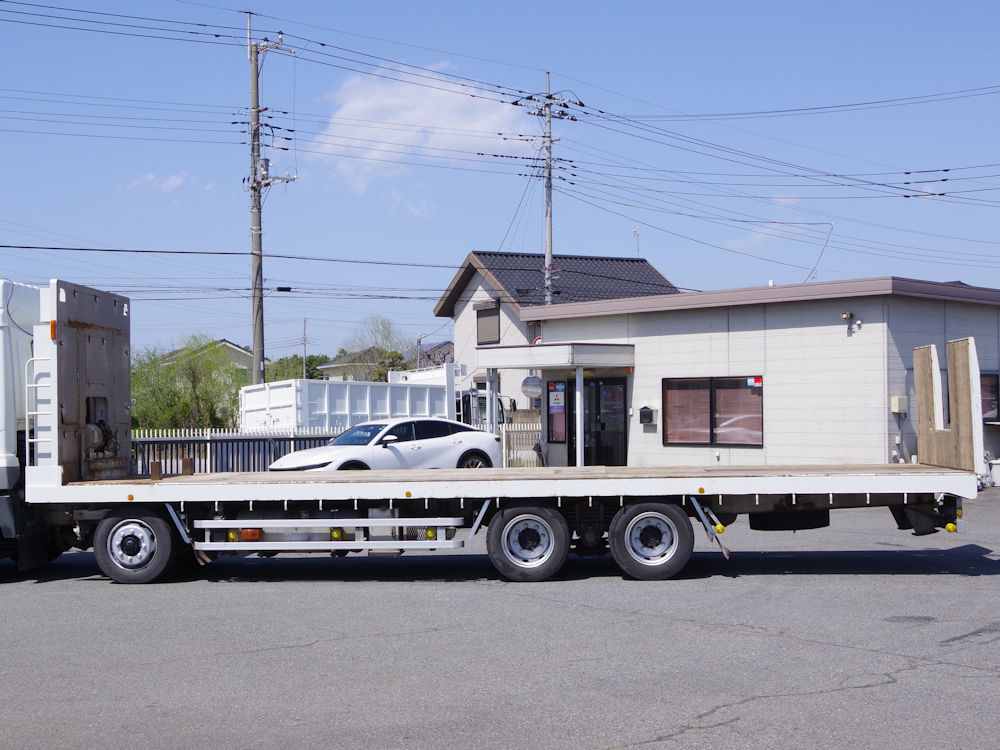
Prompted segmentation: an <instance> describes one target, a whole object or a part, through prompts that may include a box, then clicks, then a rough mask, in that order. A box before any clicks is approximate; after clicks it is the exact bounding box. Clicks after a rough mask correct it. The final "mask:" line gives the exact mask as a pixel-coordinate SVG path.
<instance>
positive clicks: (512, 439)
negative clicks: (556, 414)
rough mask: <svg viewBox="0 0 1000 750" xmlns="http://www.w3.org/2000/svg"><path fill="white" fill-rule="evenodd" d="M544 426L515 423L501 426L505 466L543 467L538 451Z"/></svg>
mask: <svg viewBox="0 0 1000 750" xmlns="http://www.w3.org/2000/svg"><path fill="white" fill-rule="evenodd" d="M541 433H542V426H541V425H540V424H539V423H538V422H515V423H514V424H503V425H500V437H501V438H502V443H503V465H504V466H541V465H542V461H541V458H540V454H539V452H538V451H537V450H536V446H537V445H538V441H539V439H540V438H541Z"/></svg>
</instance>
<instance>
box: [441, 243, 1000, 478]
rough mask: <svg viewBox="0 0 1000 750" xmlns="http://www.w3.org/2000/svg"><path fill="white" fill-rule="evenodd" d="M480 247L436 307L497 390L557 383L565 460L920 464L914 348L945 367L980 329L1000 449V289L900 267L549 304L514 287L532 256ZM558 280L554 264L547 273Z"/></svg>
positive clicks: (993, 435)
mask: <svg viewBox="0 0 1000 750" xmlns="http://www.w3.org/2000/svg"><path fill="white" fill-rule="evenodd" d="M476 255H477V254H472V255H470V256H469V258H467V259H466V262H465V263H464V264H463V266H462V269H461V270H460V271H459V273H458V274H456V276H455V279H454V280H453V282H452V285H451V286H450V287H449V289H448V291H447V292H446V293H445V295H444V296H443V297H442V298H441V300H440V301H439V303H438V306H437V308H436V309H435V312H436V314H438V315H448V316H450V317H452V318H453V319H454V321H455V361H456V362H459V363H463V364H466V365H467V366H468V367H469V369H475V370H476V371H477V372H478V373H479V377H481V378H482V379H483V380H484V382H485V384H486V386H487V387H492V388H496V389H497V390H499V391H500V392H501V393H502V394H503V395H504V396H505V397H507V396H510V395H511V394H512V392H516V390H517V387H518V384H519V383H521V382H524V378H525V376H526V375H527V374H532V373H533V374H535V375H537V377H538V378H539V379H540V382H537V383H533V385H535V386H537V387H538V389H539V390H540V391H541V396H540V398H539V407H540V414H541V435H540V442H541V443H542V445H543V449H544V453H545V456H546V461H547V463H548V464H549V465H553V466H564V465H591V464H603V465H622V464H628V465H647V466H649V465H697V466H716V465H720V466H725V465H766V464H838V463H853V464H864V463H871V464H884V463H887V462H895V461H911V460H914V459H915V457H916V455H915V454H916V430H915V424H916V418H917V416H918V415H916V414H915V409H916V405H915V403H914V393H913V389H914V386H913V349H914V347H917V346H925V345H929V344H934V345H936V346H937V349H938V355H939V357H940V359H941V367H942V370H943V374H944V375H946V371H947V361H946V353H945V345H946V343H947V342H948V341H950V340H953V339H956V338H963V337H966V336H972V337H974V338H975V340H976V345H977V352H978V360H979V365H980V370H981V373H982V375H981V379H980V384H979V385H980V391H981V393H980V395H981V404H982V410H983V416H984V421H985V430H984V433H985V448H986V450H987V451H988V452H989V453H990V454H992V455H993V456H997V455H998V454H1000V413H998V407H997V405H998V400H1000V290H998V289H987V288H981V287H972V286H969V285H966V284H963V283H960V282H948V283H944V282H933V281H922V280H916V279H905V278H899V277H891V276H890V277H881V278H873V279H853V280H844V281H829V282H814V283H806V284H790V285H778V286H771V285H769V286H764V287H751V288H747V289H733V290H720V291H705V292H683V293H679V292H678V290H676V289H675V288H674V287H673V286H672V285H670V288H669V289H665V290H664V291H663V292H660V293H655V292H654V293H643V290H641V287H639V286H638V285H637V287H636V290H637V291H636V293H634V294H628V290H627V288H626V287H622V286H618V287H616V288H615V290H614V291H613V292H611V293H610V294H608V295H607V296H604V297H598V296H597V295H596V294H594V295H593V296H591V297H590V298H589V299H575V300H571V299H569V295H567V296H566V297H562V295H554V297H553V300H554V301H555V299H560V302H558V303H555V302H554V304H551V305H544V304H541V302H540V300H541V297H540V294H539V293H537V292H531V293H530V294H531V296H530V297H529V298H528V299H527V300H525V297H524V296H521V292H520V291H519V290H522V289H525V287H518V286H517V284H518V283H520V282H516V281H512V279H513V278H518V276H517V274H518V273H519V272H520V270H519V268H518V266H519V265H520V264H521V263H523V262H526V260H525V259H524V258H517V259H515V260H512V261H505V260H504V259H503V258H501V257H486V258H483V257H476ZM496 255H498V256H499V255H500V254H496ZM540 258H541V256H534V259H533V262H538V261H539V259H540ZM562 260H563V259H562V258H561V257H559V256H557V257H556V259H555V263H554V265H556V266H557V267H559V266H560V265H561V263H562ZM622 260H623V259H622ZM643 263H645V262H644V261H643ZM646 265H648V264H646ZM581 266H582V267H583V268H590V269H592V270H594V271H595V272H596V274H599V275H616V276H617V275H620V274H619V273H617V272H611V273H606V272H604V271H601V270H599V269H596V268H594V266H589V267H588V266H586V264H585V263H583V264H581ZM512 267H513V268H512ZM619 268H621V267H619ZM498 272H499V273H501V274H502V273H509V274H510V275H509V276H506V277H498ZM583 273H586V271H583ZM561 276H562V274H561V272H560V277H561ZM501 278H502V279H503V280H501ZM541 278H542V271H541V269H540V263H539V270H538V271H536V274H535V276H534V278H533V279H531V282H536V285H538V286H540V280H541ZM660 278H661V279H662V282H661V283H665V284H669V282H667V281H666V279H665V278H663V277H662V276H661V277H660ZM562 281H563V279H562V278H560V279H559V280H558V281H557V282H556V288H557V289H558V288H559V284H561V283H562ZM531 282H529V283H531ZM600 283H601V281H600V280H599V279H597V280H593V281H592V288H597V289H599V288H600ZM652 283H655V282H651V285H652ZM523 294H525V295H527V294H528V292H526V291H525V292H523ZM615 294H617V295H618V296H614V295H615ZM562 300H565V301H562ZM484 311H486V312H485V313H484ZM943 380H945V381H946V380H947V378H946V377H944V378H943ZM511 381H513V383H512V382H511ZM945 418H947V416H945ZM984 468H985V464H984Z"/></svg>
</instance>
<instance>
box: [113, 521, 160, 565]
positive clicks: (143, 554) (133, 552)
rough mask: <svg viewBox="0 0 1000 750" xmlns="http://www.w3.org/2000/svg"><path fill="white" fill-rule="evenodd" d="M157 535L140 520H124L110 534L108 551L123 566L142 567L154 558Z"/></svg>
mask: <svg viewBox="0 0 1000 750" xmlns="http://www.w3.org/2000/svg"><path fill="white" fill-rule="evenodd" d="M155 552H156V536H155V535H154V534H153V530H152V529H151V528H149V526H147V525H146V524H145V523H143V522H142V521H138V520H129V521H122V522H121V523H119V524H118V525H117V526H115V528H114V529H112V531H111V534H110V535H109V536H108V553H109V554H110V555H111V559H112V560H114V561H115V563H117V564H118V565H120V566H121V567H123V568H129V569H135V568H141V567H143V566H145V565H147V564H148V563H149V561H150V560H152V559H153V555H154V553H155Z"/></svg>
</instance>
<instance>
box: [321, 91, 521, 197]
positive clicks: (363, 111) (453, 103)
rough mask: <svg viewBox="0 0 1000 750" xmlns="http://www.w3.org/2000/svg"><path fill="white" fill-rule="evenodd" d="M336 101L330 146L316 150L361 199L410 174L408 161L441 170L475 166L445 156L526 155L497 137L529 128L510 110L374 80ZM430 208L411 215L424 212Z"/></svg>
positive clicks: (328, 136)
mask: <svg viewBox="0 0 1000 750" xmlns="http://www.w3.org/2000/svg"><path fill="white" fill-rule="evenodd" d="M330 99H331V100H332V101H334V102H335V104H336V105H337V108H336V110H335V111H334V113H333V116H332V118H331V121H330V125H329V126H328V127H327V129H326V131H325V132H324V134H323V138H322V140H323V141H324V143H323V144H321V145H318V146H316V148H317V149H318V150H320V151H322V152H324V153H325V154H327V155H328V156H329V157H332V158H333V160H334V165H335V169H336V171H337V174H339V175H340V176H341V177H342V178H343V179H344V180H346V181H347V183H348V184H349V185H350V187H351V189H352V190H354V191H356V192H357V193H363V192H364V191H365V190H366V189H367V187H368V186H369V185H370V184H371V182H372V181H373V180H375V179H378V178H386V177H394V176H399V175H402V174H405V173H407V172H409V170H410V165H409V164H406V163H404V162H414V161H424V160H426V159H427V158H428V156H430V160H431V161H433V162H434V163H438V164H442V163H443V164H448V163H453V164H455V165H456V166H466V167H468V166H472V167H474V166H475V165H470V164H468V163H467V162H461V161H451V160H450V159H442V157H456V158H462V157H468V158H475V154H476V152H478V151H483V152H489V153H494V152H503V153H517V152H520V153H526V152H527V148H528V147H527V145H526V144H524V143H523V142H521V141H504V140H503V139H502V138H501V137H500V135H498V133H507V134H509V133H514V132H523V129H524V127H525V124H524V122H523V120H522V118H523V117H524V114H523V113H524V110H523V109H522V108H518V107H512V106H510V105H509V104H503V103H501V102H495V101H490V100H486V99H475V98H472V97H470V96H463V95H461V94H455V93H450V92H448V91H442V90H439V89H436V88H432V87H429V86H417V85H413V84H408V83H401V82H399V81H389V80H380V79H376V78H372V77H370V76H355V77H353V78H349V79H348V80H347V81H346V82H345V83H344V84H343V85H342V86H341V87H340V88H339V89H338V90H337V91H335V92H334V93H332V94H331V95H330ZM428 148H433V149H454V150H455V151H454V152H450V151H445V150H442V151H427V149H428ZM426 208H427V207H426V205H425V206H423V207H422V208H421V207H420V206H418V205H417V206H414V207H413V209H408V210H412V211H416V212H417V213H420V212H421V211H426Z"/></svg>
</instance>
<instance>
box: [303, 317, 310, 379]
mask: <svg viewBox="0 0 1000 750" xmlns="http://www.w3.org/2000/svg"><path fill="white" fill-rule="evenodd" d="M307 320H309V318H303V319H302V379H303V380H305V379H306V378H307V377H308V375H307V373H306V321H307Z"/></svg>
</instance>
